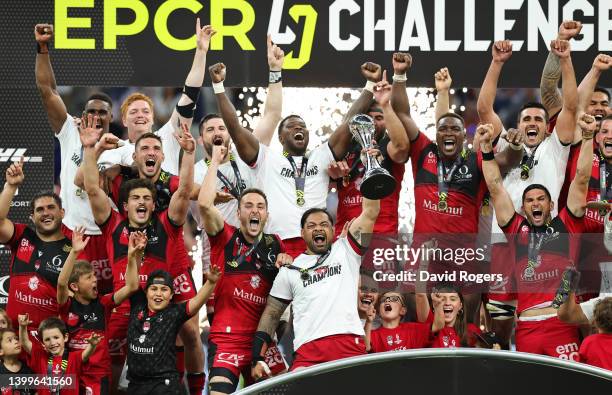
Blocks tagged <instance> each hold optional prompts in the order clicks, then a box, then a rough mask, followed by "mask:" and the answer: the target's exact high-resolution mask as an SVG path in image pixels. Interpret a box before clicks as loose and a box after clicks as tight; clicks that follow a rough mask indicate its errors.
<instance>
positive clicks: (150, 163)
mask: <svg viewBox="0 0 612 395" xmlns="http://www.w3.org/2000/svg"><path fill="white" fill-rule="evenodd" d="M156 164H157V161H156V160H155V159H153V158H149V159H147V160H145V169H146V170H147V171H149V172H154V171H155V165H156Z"/></svg>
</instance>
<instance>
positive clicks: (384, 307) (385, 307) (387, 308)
mask: <svg viewBox="0 0 612 395" xmlns="http://www.w3.org/2000/svg"><path fill="white" fill-rule="evenodd" d="M383 310H384V311H386V312H389V311H393V306H391V303H385V304H384V305H383Z"/></svg>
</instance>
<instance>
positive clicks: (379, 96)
mask: <svg viewBox="0 0 612 395" xmlns="http://www.w3.org/2000/svg"><path fill="white" fill-rule="evenodd" d="M391 89H392V88H391V84H389V83H388V82H387V71H385V72H384V73H383V79H382V81H380V82H379V83H377V84H376V87H375V89H374V98H375V99H376V101H377V102H378V103H379V104H380V106H381V107H382V110H383V115H384V117H385V126H386V128H387V133H388V134H389V144H387V152H388V153H389V157H390V158H391V160H392V161H394V162H396V163H405V162H406V161H407V160H408V156H409V155H410V141H409V140H408V135H407V134H406V131H405V130H404V126H403V125H402V122H401V121H400V120H399V118H398V117H397V114H395V111H393V107H392V106H391Z"/></svg>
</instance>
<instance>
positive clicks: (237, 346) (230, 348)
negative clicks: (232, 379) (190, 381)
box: [208, 336, 287, 385]
mask: <svg viewBox="0 0 612 395" xmlns="http://www.w3.org/2000/svg"><path fill="white" fill-rule="evenodd" d="M240 338H241V340H240V341H238V342H233V341H232V342H228V341H223V342H222V343H219V344H216V343H214V342H212V341H210V340H209V342H208V366H209V369H211V370H212V369H214V368H225V369H227V370H229V371H230V372H232V374H233V375H234V376H236V380H237V379H238V378H240V374H242V377H243V378H244V380H245V383H246V384H247V385H250V384H252V383H253V379H252V377H251V356H252V354H253V352H252V341H253V337H252V336H240ZM265 362H266V364H267V365H268V367H269V368H270V370H271V371H272V376H276V375H279V374H281V373H284V372H286V371H287V362H285V358H283V355H282V354H281V352H280V350H279V349H278V347H277V346H276V343H275V342H272V344H271V345H270V347H268V350H267V351H266V354H265Z"/></svg>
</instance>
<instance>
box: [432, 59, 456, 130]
mask: <svg viewBox="0 0 612 395" xmlns="http://www.w3.org/2000/svg"><path fill="white" fill-rule="evenodd" d="M434 80H435V84H436V92H438V97H437V100H436V123H437V122H438V120H439V119H440V118H441V117H442V115H444V114H446V113H448V112H449V111H450V96H449V90H450V87H451V85H452V83H453V79H452V78H451V75H450V73H449V72H448V69H447V68H446V67H444V68H442V69H440V70H439V71H438V72H437V73H436V74H435V75H434Z"/></svg>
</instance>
